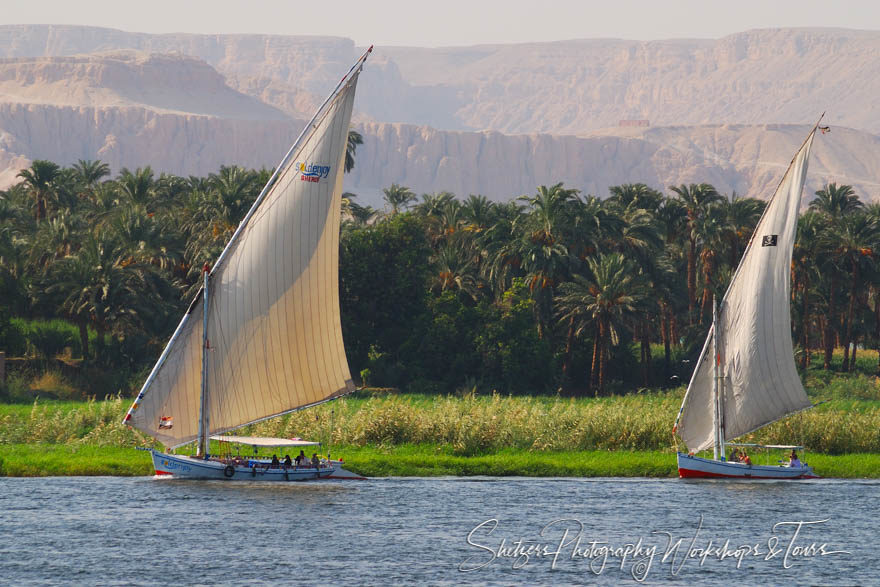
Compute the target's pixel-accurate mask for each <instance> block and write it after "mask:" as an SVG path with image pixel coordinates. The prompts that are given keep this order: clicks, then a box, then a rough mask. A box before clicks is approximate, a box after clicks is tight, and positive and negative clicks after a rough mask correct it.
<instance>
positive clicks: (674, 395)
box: [0, 371, 880, 478]
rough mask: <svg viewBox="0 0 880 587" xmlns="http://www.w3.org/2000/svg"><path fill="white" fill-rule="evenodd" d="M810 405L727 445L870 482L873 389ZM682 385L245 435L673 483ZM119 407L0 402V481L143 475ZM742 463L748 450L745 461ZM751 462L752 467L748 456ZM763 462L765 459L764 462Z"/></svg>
mask: <svg viewBox="0 0 880 587" xmlns="http://www.w3.org/2000/svg"><path fill="white" fill-rule="evenodd" d="M805 380H806V381H805V382H806V387H807V391H808V393H809V395H810V397H811V399H812V400H813V401H814V402H818V401H825V403H822V404H821V405H820V406H818V407H816V408H814V409H812V410H809V411H807V412H803V413H800V414H797V415H794V416H792V417H790V418H787V419H784V420H783V421H781V422H778V423H776V424H773V425H771V426H768V427H766V428H764V429H762V430H760V431H758V432H757V433H755V434H751V435H748V436H746V437H743V438H742V439H740V440H741V441H744V442H758V443H763V444H777V443H785V444H801V445H804V446H806V447H808V449H809V452H808V455H807V461H808V462H809V463H810V464H811V465H813V466H814V468H815V469H816V471H817V473H819V474H820V475H822V476H824V477H848V478H858V477H862V478H876V477H880V462H878V461H880V380H878V378H877V377H872V376H867V375H864V374H859V375H851V376H846V377H844V376H840V375H837V376H835V375H833V374H830V373H823V372H815V371H812V372H809V373H808V375H807V377H806V378H805ZM683 393H684V390H683V389H677V390H670V391H644V392H640V393H630V394H627V395H621V396H613V397H600V398H568V397H556V396H534V397H533V396H503V395H500V394H475V393H458V394H455V395H442V396H441V395H424V394H407V393H398V392H394V391H388V390H372V391H364V392H360V393H358V394H356V395H354V396H350V397H348V398H345V399H342V400H339V401H336V402H332V403H329V404H324V405H321V406H316V407H315V408H312V409H309V410H306V411H303V412H298V413H294V414H290V415H287V416H283V417H280V418H276V419H273V420H270V421H266V422H262V423H260V424H256V425H253V426H248V427H245V428H243V429H241V430H240V431H239V433H240V434H245V435H256V436H276V437H285V438H289V437H294V436H299V437H302V438H308V439H311V440H317V441H321V442H323V443H324V444H325V446H330V447H332V451H333V454H334V456H336V455H342V456H344V457H345V458H346V461H347V462H348V463H349V466H350V468H352V469H353V470H355V471H357V472H358V473H361V474H364V475H367V476H371V477H382V476H389V475H395V476H409V475H526V476H583V477H591V476H653V477H666V476H674V475H675V457H674V453H675V450H676V449H679V450H681V449H683V446H681V445H678V444H675V441H674V439H673V436H672V433H671V428H672V423H673V421H674V419H675V415H676V413H677V411H678V408H679V406H680V404H681V399H682V395H683ZM129 403H130V400H128V399H122V398H118V397H117V398H113V399H107V400H104V401H94V400H92V401H60V400H44V399H38V400H36V401H33V402H29V403H25V402H21V403H5V404H0V475H7V476H36V475H147V474H150V473H151V467H150V462H149V457H148V455H147V453H145V452H141V451H136V450H133V449H134V448H135V447H152V446H155V443H154V441H153V439H152V438H150V437H148V436H146V435H144V434H142V433H140V432H139V431H137V430H134V429H131V428H129V427H127V426H124V425H123V424H122V417H123V415H124V413H125V411H126V410H127V408H128V406H129ZM752 456H753V459H754V458H755V456H756V455H752ZM757 456H758V458H759V460H755V461H754V462H756V463H764V462H765V461H763V460H760V459H761V456H760V455H757ZM773 458H778V455H777V456H774V457H773Z"/></svg>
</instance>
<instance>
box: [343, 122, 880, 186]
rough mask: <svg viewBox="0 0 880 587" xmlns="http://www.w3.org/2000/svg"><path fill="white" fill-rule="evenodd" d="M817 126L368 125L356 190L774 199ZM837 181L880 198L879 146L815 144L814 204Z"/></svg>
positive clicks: (848, 133)
mask: <svg viewBox="0 0 880 587" xmlns="http://www.w3.org/2000/svg"><path fill="white" fill-rule="evenodd" d="M809 129H810V127H809V126H804V125H754V126H751V125H707V126H700V127H666V128H650V129H644V130H643V131H642V132H633V131H630V132H626V133H619V134H618V133H617V131H618V129H611V130H610V131H605V132H600V133H595V134H593V135H590V136H585V137H573V136H551V135H513V136H510V135H503V134H500V133H496V132H482V133H469V132H442V131H437V130H434V129H431V128H426V127H415V126H411V125H401V124H375V123H373V124H366V125H364V126H363V127H362V130H363V135H364V145H363V146H362V147H361V149H360V150H359V151H358V156H357V164H356V166H355V169H354V171H353V172H352V174H351V181H350V183H351V185H349V186H348V187H347V189H352V190H353V191H357V190H358V189H363V190H364V191H365V192H366V193H367V194H370V195H371V199H372V200H373V201H374V202H375V201H376V199H377V195H376V194H378V193H380V191H381V188H383V187H387V186H388V185H390V184H391V183H392V182H397V183H400V184H403V185H406V186H408V187H410V188H412V189H413V190H415V191H416V192H417V193H422V192H435V191H444V190H446V191H451V192H454V193H456V194H458V195H460V196H466V195H467V194H469V193H482V194H484V195H486V196H489V197H491V198H493V199H497V200H506V199H509V198H511V197H515V196H518V195H521V194H531V193H533V192H535V191H536V188H537V186H539V185H551V184H554V183H556V182H559V181H563V182H565V184H566V185H567V186H568V187H573V188H577V189H580V190H582V191H583V192H584V193H590V194H593V195H597V196H600V197H605V196H606V195H607V194H608V187H609V186H612V185H619V184H621V183H635V182H643V183H646V184H648V185H650V186H652V187H654V188H657V189H660V190H664V191H665V190H666V189H667V188H668V186H670V185H679V184H681V183H694V182H708V183H711V184H713V185H714V186H715V187H716V188H718V189H719V190H720V191H722V192H724V193H728V194H729V193H732V192H734V191H735V192H736V193H737V194H739V195H740V196H753V197H758V198H767V197H769V196H770V195H772V193H773V191H774V190H775V188H776V186H777V185H778V183H779V181H781V179H782V174H783V173H784V172H785V169H786V168H787V167H788V164H789V163H790V161H791V158H792V156H793V155H794V153H795V151H797V149H798V147H799V146H800V145H801V143H802V142H803V140H804V138H805V137H806V135H807V133H808V132H809ZM830 181H835V182H838V183H848V184H851V185H853V186H854V187H855V189H856V191H857V192H858V193H859V194H860V195H861V196H862V197H863V198H864V199H866V200H871V199H880V198H878V195H880V137H878V136H876V135H871V134H868V133H863V132H860V131H855V130H851V129H846V128H842V127H835V128H834V129H833V130H832V132H831V133H829V134H827V135H820V136H819V137H818V138H817V139H816V141H815V144H814V147H813V153H812V158H811V163H810V172H809V175H808V178H807V186H806V188H805V198H804V199H805V201H809V199H811V198H812V194H813V192H814V191H815V190H817V189H820V187H821V186H822V185H823V184H825V183H827V182H830Z"/></svg>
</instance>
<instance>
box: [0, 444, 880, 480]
mask: <svg viewBox="0 0 880 587" xmlns="http://www.w3.org/2000/svg"><path fill="white" fill-rule="evenodd" d="M333 454H334V456H335V457H342V458H343V459H345V462H346V466H347V468H349V469H351V470H352V471H354V472H356V473H359V474H361V475H364V476H366V477H437V476H462V477H466V476H474V475H490V476H499V477H507V476H517V477H675V476H676V475H677V473H676V468H675V454H674V453H672V452H662V451H578V452H538V453H536V452H530V451H523V450H504V451H500V452H497V453H493V454H483V455H474V456H462V455H457V454H455V453H454V450H453V449H452V448H451V447H448V446H445V447H442V446H441V447H437V446H432V445H404V446H397V447H392V448H387V447H385V448H382V447H336V448H335V449H334V451H333ZM806 460H807V462H809V463H810V464H811V465H812V466H813V467H814V468H815V470H816V472H817V473H819V474H820V475H821V476H822V477H835V478H846V479H859V478H880V454H848V455H836V456H829V455H819V454H808V455H807V459H806ZM756 463H758V464H762V463H763V461H760V460H758V459H756ZM152 474H153V468H152V464H151V463H150V457H149V453H147V452H145V451H137V450H134V449H133V448H121V447H99V446H88V445H57V444H54V445H53V444H33V445H31V444H28V445H24V444H11V445H10V444H7V445H3V446H2V447H0V475H2V476H6V477H45V476H96V475H119V476H144V475H152Z"/></svg>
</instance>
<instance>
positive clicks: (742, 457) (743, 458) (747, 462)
mask: <svg viewBox="0 0 880 587" xmlns="http://www.w3.org/2000/svg"><path fill="white" fill-rule="evenodd" d="M739 462H741V463H742V464H744V465H749V466H751V465H752V459H750V458H749V455H747V454H746V451H742V453H740V457H739Z"/></svg>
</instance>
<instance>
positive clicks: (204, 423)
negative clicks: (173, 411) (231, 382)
mask: <svg viewBox="0 0 880 587" xmlns="http://www.w3.org/2000/svg"><path fill="white" fill-rule="evenodd" d="M202 275H203V276H204V285H203V286H202V309H203V311H202V390H201V394H200V395H199V440H198V445H197V446H196V456H201V457H205V458H208V436H209V433H208V432H209V428H208V277H209V275H210V267H209V266H208V264H207V263H205V266H204V267H203V268H202Z"/></svg>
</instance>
